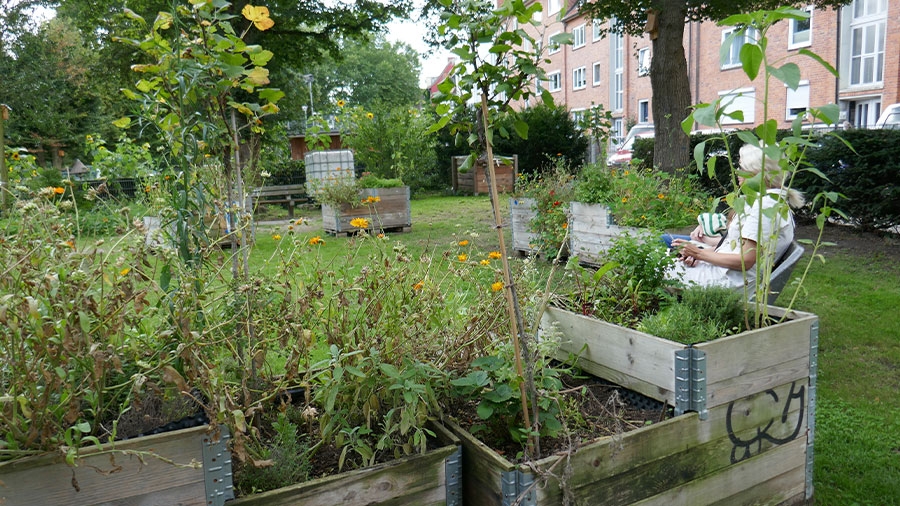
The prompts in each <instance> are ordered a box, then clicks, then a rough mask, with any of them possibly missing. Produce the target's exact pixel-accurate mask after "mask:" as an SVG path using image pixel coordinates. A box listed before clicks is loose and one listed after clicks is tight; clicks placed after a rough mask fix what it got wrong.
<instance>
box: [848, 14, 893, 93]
mask: <svg viewBox="0 0 900 506" xmlns="http://www.w3.org/2000/svg"><path fill="white" fill-rule="evenodd" d="M850 8H851V9H852V13H853V14H852V15H853V17H852V19H851V21H850V85H851V86H859V85H870V84H879V83H881V82H882V81H883V80H884V39H885V19H886V18H887V0H855V1H854V2H853V4H852V6H851V7H850Z"/></svg>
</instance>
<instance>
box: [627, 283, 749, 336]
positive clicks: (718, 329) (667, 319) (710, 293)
mask: <svg viewBox="0 0 900 506" xmlns="http://www.w3.org/2000/svg"><path fill="white" fill-rule="evenodd" d="M743 320H744V303H743V300H742V296H741V294H740V292H738V291H737V290H732V289H730V288H725V287H697V286H695V287H691V288H689V289H687V290H685V291H684V292H682V294H681V300H680V301H678V302H676V303H674V304H671V305H669V306H668V307H666V308H664V309H662V310H661V311H659V312H658V313H655V314H652V315H649V316H647V317H645V318H644V319H643V320H641V322H640V324H639V325H638V326H637V329H638V330H640V331H642V332H646V333H648V334H652V335H654V336H659V337H662V338H664V339H670V340H672V341H677V342H680V343H683V344H696V343H701V342H705V341H711V340H713V339H717V338H719V337H722V336H726V335H729V334H735V333H738V332H740V331H741V329H742V326H743Z"/></svg>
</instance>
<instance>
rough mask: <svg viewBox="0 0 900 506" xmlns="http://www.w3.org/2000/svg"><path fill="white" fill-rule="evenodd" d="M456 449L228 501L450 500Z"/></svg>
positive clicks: (260, 504) (249, 504) (237, 505)
mask: <svg viewBox="0 0 900 506" xmlns="http://www.w3.org/2000/svg"><path fill="white" fill-rule="evenodd" d="M456 451H457V446H456V445H451V446H443V447H441V448H438V449H436V450H432V451H429V452H427V453H424V454H421V455H412V456H408V457H403V458H400V459H397V460H394V461H391V462H385V463H384V464H379V465H376V466H372V467H367V468H364V469H357V470H354V471H348V472H345V473H341V474H337V475H334V476H326V477H324V478H319V479H316V480H311V481H308V482H304V483H299V484H297V485H291V486H289V487H284V488H279V489H277V490H271V491H269V492H263V493H260V494H253V495H251V496H247V497H242V498H239V499H235V500H234V501H229V502H228V504H229V506H334V505H335V504H340V505H342V506H367V505H382V506H387V505H394V504H396V505H401V504H421V505H423V506H438V505H444V504H446V501H447V490H446V483H447V477H446V475H445V463H444V461H445V459H446V458H447V457H449V456H450V455H452V454H453V453H455V452H456Z"/></svg>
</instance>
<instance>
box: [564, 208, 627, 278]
mask: <svg viewBox="0 0 900 506" xmlns="http://www.w3.org/2000/svg"><path fill="white" fill-rule="evenodd" d="M569 212H570V216H569V250H570V251H571V253H572V255H575V256H577V257H578V260H579V262H581V263H586V264H590V265H597V264H599V263H601V262H602V258H601V257H602V253H603V252H604V251H606V250H607V249H609V247H610V246H612V242H613V240H614V239H615V238H617V237H619V236H620V235H622V234H624V233H636V232H637V231H638V229H637V228H634V227H620V226H618V225H616V224H615V223H613V222H612V219H611V218H610V216H609V207H608V206H606V205H604V204H585V203H583V202H572V203H571V204H570V206H569Z"/></svg>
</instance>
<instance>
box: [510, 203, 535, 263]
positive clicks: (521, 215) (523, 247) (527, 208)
mask: <svg viewBox="0 0 900 506" xmlns="http://www.w3.org/2000/svg"><path fill="white" fill-rule="evenodd" d="M534 206H535V200H534V199H532V198H522V197H520V198H511V199H509V214H510V227H509V228H510V231H511V234H512V248H513V249H514V250H516V251H522V252H526V253H532V252H534V251H535V248H534V247H533V246H532V245H533V244H535V242H536V240H537V234H535V233H534V232H532V231H531V220H532V219H533V218H534V216H535V212H536V211H535V208H534Z"/></svg>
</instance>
